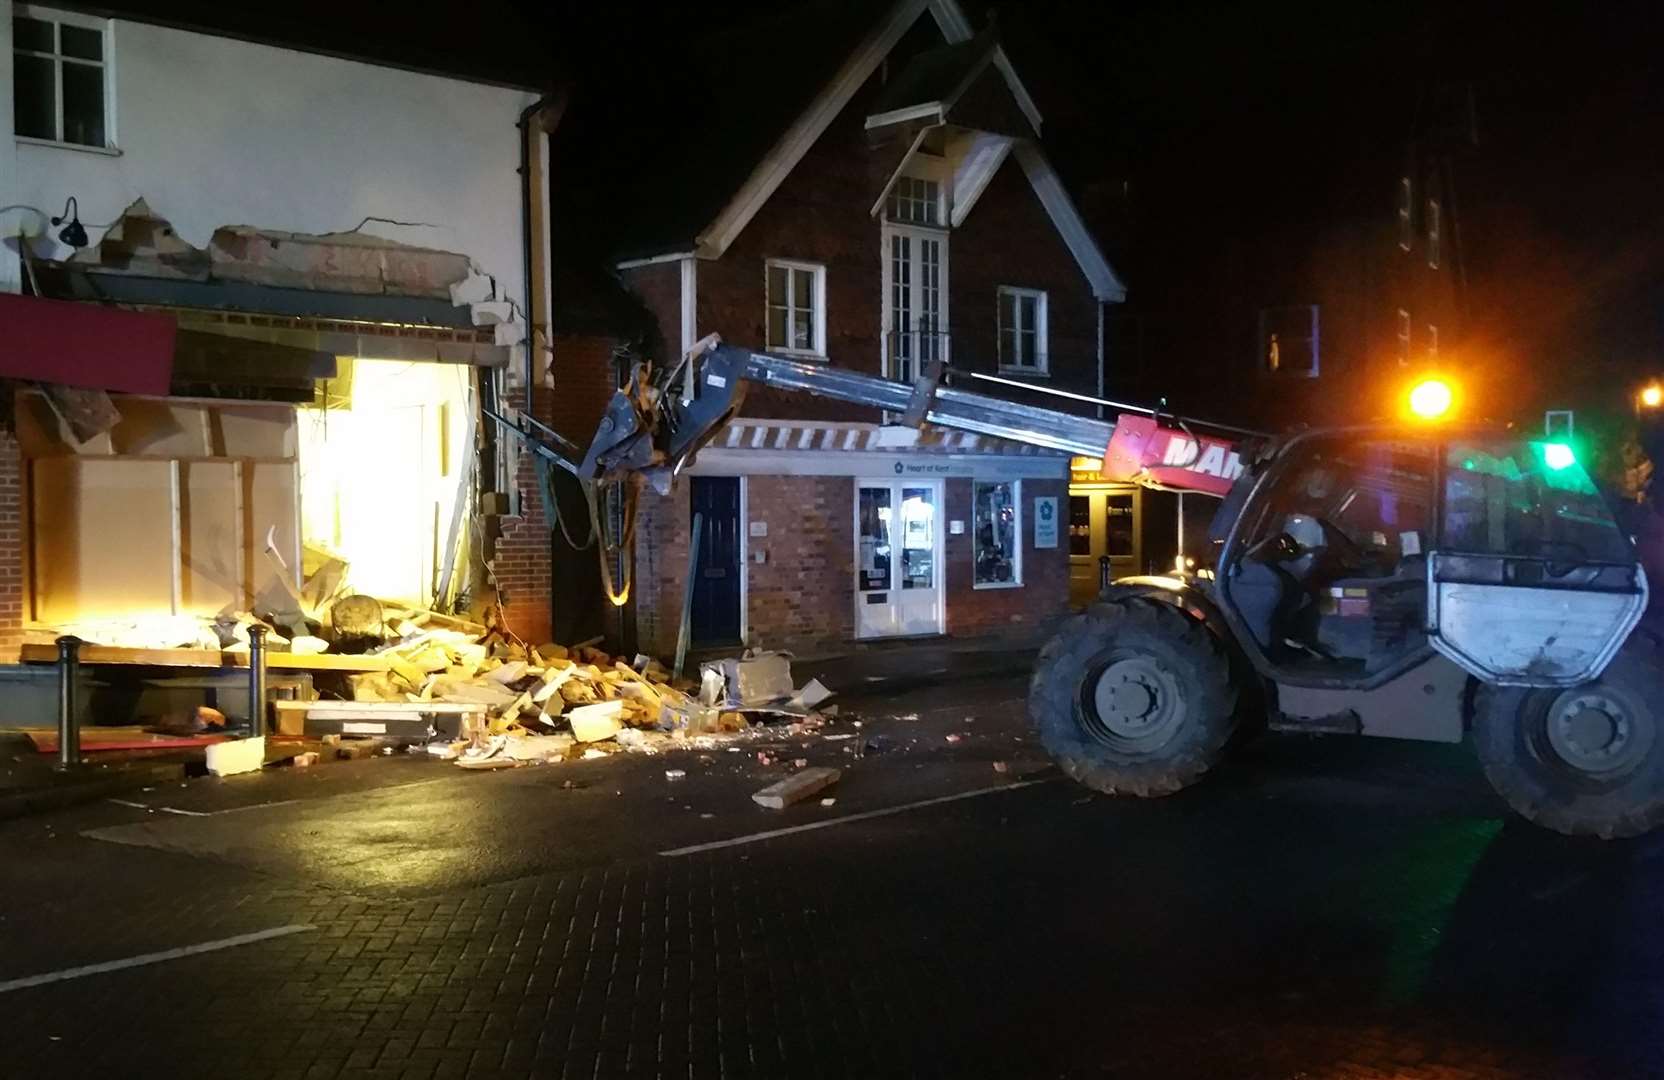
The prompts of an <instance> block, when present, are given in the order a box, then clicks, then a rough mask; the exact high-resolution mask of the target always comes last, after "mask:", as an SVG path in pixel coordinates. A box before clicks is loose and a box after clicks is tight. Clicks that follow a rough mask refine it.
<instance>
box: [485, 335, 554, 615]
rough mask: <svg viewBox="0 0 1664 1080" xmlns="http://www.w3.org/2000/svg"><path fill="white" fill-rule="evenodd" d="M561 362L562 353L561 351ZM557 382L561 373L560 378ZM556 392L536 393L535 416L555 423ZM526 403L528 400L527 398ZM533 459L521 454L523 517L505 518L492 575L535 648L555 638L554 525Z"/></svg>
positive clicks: (499, 593)
mask: <svg viewBox="0 0 1664 1080" xmlns="http://www.w3.org/2000/svg"><path fill="white" fill-rule="evenodd" d="M556 355H557V362H558V358H559V354H558V352H557V354H556ZM556 378H557V380H558V379H559V375H557V376H556ZM554 398H555V394H554V392H553V391H550V390H546V389H543V388H541V387H539V388H538V389H536V390H535V391H534V392H533V395H532V405H533V415H534V416H535V417H536V418H537V419H539V420H541V421H543V422H544V423H545V424H550V423H552V420H553V417H552V415H551V414H552V411H553V407H554ZM522 400H524V399H522ZM533 461H534V459H533V456H532V455H531V454H529V453H521V454H520V464H519V470H518V471H517V472H516V474H515V477H514V483H515V487H516V488H518V489H519V491H520V516H519V517H513V518H503V519H502V534H501V535H500V536H498V537H497V542H496V545H495V547H494V548H493V552H492V559H491V572H492V576H493V577H494V578H495V580H496V583H497V598H498V602H499V603H500V604H501V605H502V609H503V618H504V620H505V621H507V623H508V626H509V629H511V630H513V631H514V632H515V633H516V634H519V635H520V636H521V637H523V638H525V639H526V640H527V641H530V642H532V643H534V644H541V643H542V642H544V641H546V640H548V637H549V625H550V624H549V600H550V591H549V590H550V585H549V556H550V552H551V546H550V534H549V527H548V526H547V525H546V524H545V523H544V520H543V495H542V487H541V485H539V483H538V481H537V467H536V465H535V464H533Z"/></svg>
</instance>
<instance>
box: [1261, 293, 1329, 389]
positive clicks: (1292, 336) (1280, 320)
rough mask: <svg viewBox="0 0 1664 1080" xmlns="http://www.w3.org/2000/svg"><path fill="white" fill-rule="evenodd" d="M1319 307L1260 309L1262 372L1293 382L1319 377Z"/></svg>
mask: <svg viewBox="0 0 1664 1080" xmlns="http://www.w3.org/2000/svg"><path fill="white" fill-rule="evenodd" d="M1318 351H1319V350H1318V320H1317V305H1316V304H1295V305H1292V306H1290V307H1275V308H1261V309H1260V370H1261V371H1262V372H1263V373H1265V374H1266V375H1277V376H1281V377H1284V378H1291V379H1315V378H1317V376H1318V371H1319V367H1318Z"/></svg>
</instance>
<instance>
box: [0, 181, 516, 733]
mask: <svg viewBox="0 0 1664 1080" xmlns="http://www.w3.org/2000/svg"><path fill="white" fill-rule="evenodd" d="M26 270H27V276H26V286H27V288H28V290H29V292H30V293H32V294H33V295H25V296H22V297H13V298H10V301H9V307H8V321H10V322H17V321H19V320H31V321H32V322H33V323H34V324H35V334H34V335H33V338H32V339H33V340H40V339H42V338H44V339H45V340H46V341H48V342H50V341H51V340H52V338H53V334H54V329H53V327H54V326H57V327H62V326H63V325H66V324H67V322H68V321H69V320H74V319H78V318H79V316H81V315H82V314H83V313H91V312H116V313H119V314H121V315H124V316H127V317H130V318H132V319H136V320H144V321H143V323H142V325H145V326H151V327H153V326H156V325H158V324H161V325H164V326H166V327H167V328H168V330H169V333H168V334H167V338H168V342H167V347H166V348H165V349H164V352H165V355H163V356H162V357H161V358H160V364H161V368H160V371H161V374H160V382H159V384H157V382H156V378H155V375H154V373H155V369H156V365H157V363H158V361H157V357H156V353H157V344H156V342H155V341H150V342H148V343H147V342H144V341H141V340H139V339H138V338H131V339H129V340H127V341H121V340H115V339H111V340H109V341H107V342H106V343H105V345H106V348H105V350H104V351H105V354H106V355H105V361H106V362H105V365H104V366H105V367H107V368H110V369H114V370H120V369H121V368H122V367H123V366H124V365H126V366H128V367H132V366H143V365H145V364H149V365H150V368H151V371H152V380H151V384H149V385H147V386H146V387H145V389H148V390H149V391H150V392H148V393H135V392H124V391H131V390H133V389H134V388H135V387H134V386H133V385H132V384H130V383H127V382H124V381H123V380H121V379H119V378H118V379H115V380H111V379H109V378H107V377H102V376H100V375H98V374H97V373H96V372H93V373H91V374H89V372H88V371H87V369H86V368H85V366H84V365H82V366H77V367H74V368H69V367H65V369H64V370H62V371H61V372H52V371H41V370H29V371H10V370H8V371H7V372H5V373H4V374H8V375H11V376H12V377H14V378H18V379H23V378H27V379H29V380H30V381H18V382H15V383H14V384H13V387H14V392H13V394H12V395H11V396H12V399H13V400H12V402H11V408H12V425H11V426H12V427H13V429H14V430H15V433H16V438H17V443H18V450H19V455H20V462H21V468H20V473H21V475H20V478H19V479H20V482H19V484H18V486H17V488H16V489H15V490H16V492H17V495H16V497H17V500H18V503H19V505H18V507H17V510H18V512H19V516H20V518H21V520H22V521H23V522H24V523H25V528H24V536H25V539H26V542H25V543H24V544H23V545H22V546H23V552H22V554H23V568H22V569H23V573H22V574H21V575H20V576H21V581H19V582H18V583H17V587H18V591H19V592H20V593H21V596H20V597H19V598H18V599H19V600H20V602H21V606H22V609H23V612H22V613H23V619H22V623H23V634H22V637H23V640H22V644H21V648H20V657H21V659H22V660H23V661H24V664H23V665H22V666H20V667H14V668H9V669H4V676H3V677H4V678H5V679H6V680H7V681H8V683H9V684H10V686H11V688H12V690H13V691H15V692H14V693H13V696H12V698H11V700H13V701H14V702H17V703H19V706H18V707H17V708H15V709H14V710H13V711H12V714H11V715H10V716H9V717H8V723H9V724H11V725H14V726H27V725H30V724H47V725H49V724H50V723H51V717H52V710H53V708H54V706H55V696H56V695H55V691H54V689H53V687H52V685H51V682H50V679H48V678H46V676H48V675H50V672H49V671H45V672H43V671H42V670H41V668H40V667H39V666H38V665H39V664H41V663H42V662H45V661H48V660H51V659H54V658H55V657H56V655H57V650H56V647H55V646H54V645H53V642H54V641H55V640H56V639H57V638H59V637H60V636H63V635H73V636H75V637H77V638H79V639H82V640H83V641H85V642H87V643H88V645H87V647H86V649H85V650H84V656H83V659H84V660H86V662H87V663H88V664H89V666H90V670H89V671H88V674H87V692H86V693H85V694H84V695H83V698H82V702H81V705H82V711H83V712H84V713H85V714H86V715H87V716H88V717H95V718H96V720H97V722H99V723H101V724H111V723H122V722H131V723H139V722H142V721H148V720H153V719H155V718H157V717H160V716H162V715H165V714H178V713H179V712H180V711H181V710H184V711H189V709H190V708H191V706H192V704H193V703H203V704H206V705H208V706H210V707H213V708H218V709H220V710H222V711H223V712H225V713H228V714H231V715H233V716H234V717H236V718H238V719H239V720H240V719H242V718H244V717H246V716H247V715H248V708H249V702H248V691H247V683H246V679H245V678H243V677H241V676H238V675H236V674H235V673H234V672H233V671H232V669H234V668H241V667H246V665H247V663H248V661H247V655H248V652H249V636H250V628H251V627H256V626H258V627H263V628H265V630H266V632H267V644H268V647H269V648H270V649H271V655H272V657H273V663H272V668H273V673H272V685H273V689H274V691H275V692H276V693H277V694H278V696H288V697H292V698H295V699H301V700H304V699H306V698H310V697H312V696H314V694H315V693H317V692H318V690H319V689H320V688H322V689H324V690H325V691H328V690H331V689H334V690H337V691H339V690H341V689H343V688H342V687H341V686H340V679H341V678H342V677H344V676H346V675H350V674H352V673H358V674H364V673H377V672H382V671H384V670H385V669H386V668H387V666H388V665H387V662H386V660H384V659H378V658H377V657H375V656H373V655H370V650H372V649H374V648H377V647H379V646H382V645H384V644H385V643H386V642H385V637H386V634H387V633H388V630H387V629H386V628H388V627H394V626H397V625H399V624H401V623H403V624H407V625H414V623H412V620H415V623H421V624H426V623H427V622H428V621H430V620H431V621H433V623H434V624H435V625H434V627H433V628H434V629H438V628H440V627H441V626H443V627H447V628H449V629H450V630H451V631H453V632H468V633H471V635H472V636H474V637H480V636H483V635H484V634H485V633H486V631H487V629H488V627H487V626H486V625H485V623H486V622H489V621H490V619H491V618H492V615H493V612H494V611H495V603H494V600H495V598H494V596H493V593H492V571H491V565H490V560H491V557H492V542H493V540H494V538H495V535H496V531H497V526H498V519H497V518H496V517H495V516H492V515H487V514H485V513H482V512H481V511H482V504H483V508H484V509H486V510H495V511H501V510H502V509H503V508H504V504H505V503H506V502H507V499H506V497H505V496H502V495H497V494H494V493H497V492H502V491H504V490H505V489H506V488H507V487H508V486H509V485H508V484H507V483H506V478H507V477H508V476H509V475H511V473H510V469H509V464H510V463H509V462H508V460H507V459H506V455H504V454H501V453H500V452H499V447H498V446H497V444H496V443H495V441H494V439H493V434H494V433H493V432H491V431H490V430H488V428H487V427H486V426H485V425H483V424H482V423H481V415H482V413H481V409H482V406H485V407H493V405H494V403H495V402H496V401H497V400H498V399H499V398H500V397H501V396H502V395H503V393H504V384H505V372H506V371H507V370H508V369H509V367H510V364H511V361H512V360H513V359H514V356H515V355H516V352H517V347H518V346H520V344H521V342H522V340H523V338H524V336H525V326H524V321H523V318H522V317H521V316H520V315H519V314H518V312H517V311H516V310H515V309H514V308H513V306H512V305H511V304H510V303H509V302H508V301H506V300H505V299H504V298H503V297H501V296H500V295H499V294H498V293H497V291H496V283H495V281H494V280H493V279H491V278H490V277H488V276H486V275H485V274H483V273H482V272H481V271H480V269H479V268H478V267H476V266H475V265H473V264H472V262H471V260H470V259H469V258H468V257H467V256H466V255H463V254H459V253H455V252H448V251H440V250H434V249H427V248H420V247H414V246H411V245H406V244H400V243H397V242H394V241H391V240H386V239H383V238H379V237H375V236H370V235H365V234H359V233H344V234H331V235H304V234H295V233H284V232H276V231H272V230H262V229H257V228H252V227H246V226H230V227H225V228H221V229H218V230H216V231H215V232H214V234H213V237H212V239H211V241H210V242H209V244H208V245H207V246H206V247H205V248H196V247H192V246H191V245H189V244H186V243H185V242H184V241H182V240H180V239H179V238H178V237H177V236H176V235H175V234H174V232H173V230H172V228H171V227H170V226H169V224H168V223H167V222H166V221H165V220H163V219H161V218H159V217H158V216H156V215H155V214H153V213H152V212H151V211H150V210H149V208H148V207H147V206H146V205H145V204H144V203H143V201H142V200H141V201H140V202H138V203H135V204H134V205H133V206H131V207H129V208H128V210H127V212H126V213H125V214H124V215H123V216H122V218H121V220H120V221H118V222H117V223H116V224H115V225H114V226H113V227H111V228H110V229H109V230H108V231H107V232H106V234H105V235H104V237H103V238H102V240H101V242H100V243H99V244H98V245H96V246H94V247H90V248H87V249H84V250H82V251H80V252H78V253H76V254H75V255H74V256H73V257H72V258H70V259H68V260H65V261H62V262H46V261H40V260H33V261H30V262H29V263H28V264H27V266H26ZM95 305H96V306H95ZM133 325H141V324H140V323H138V322H135V323H133ZM141 349H148V353H147V354H146V355H145V356H141V355H140V352H139V350H141ZM44 351H47V350H37V352H44ZM37 360H38V357H37ZM47 362H48V363H50V361H49V360H48V361H47ZM77 383H79V384H80V385H76V384H77ZM110 391H114V392H110ZM349 597H351V598H354V599H355V600H357V601H359V604H358V607H357V610H356V612H355V613H353V618H355V619H357V620H358V622H357V623H356V624H354V625H343V624H342V623H341V622H340V621H339V620H337V619H336V617H335V612H336V610H337V608H338V606H339V605H340V604H341V602H342V601H344V600H346V599H347V598H349ZM367 605H374V607H373V610H369V611H366V610H365V608H366V606H367ZM348 611H349V612H353V608H352V607H351V605H349V607H348ZM476 627H477V633H473V631H475V629H476Z"/></svg>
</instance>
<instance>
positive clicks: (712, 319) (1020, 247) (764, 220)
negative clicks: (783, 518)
mask: <svg viewBox="0 0 1664 1080" xmlns="http://www.w3.org/2000/svg"><path fill="white" fill-rule="evenodd" d="M877 89H878V84H877V82H876V80H875V81H874V82H873V83H872V84H870V85H869V86H868V87H866V88H865V89H864V90H863V91H862V92H861V93H860V94H857V95H856V97H855V99H854V101H853V102H852V103H851V105H850V106H849V107H848V108H847V109H846V110H845V111H844V113H843V114H841V115H840V116H839V117H838V118H837V120H835V121H834V122H833V123H832V125H831V126H830V127H828V128H827V130H826V132H825V133H824V134H823V135H822V136H821V137H820V139H819V140H818V141H817V142H816V143H815V145H814V146H813V147H811V148H810V150H809V152H808V153H807V154H806V155H805V156H804V158H803V160H802V162H800V163H799V164H798V166H797V168H796V169H794V170H793V171H792V173H791V174H790V175H789V176H788V177H787V178H786V180H785V181H784V182H783V183H782V184H781V185H780V187H779V188H778V189H777V190H776V191H775V192H774V194H773V195H772V196H771V197H770V198H769V200H768V202H767V203H765V204H764V205H763V207H762V209H761V210H759V211H758V212H757V214H756V216H755V217H753V218H752V220H751V221H750V223H749V224H747V225H746V227H745V229H744V230H743V231H742V232H741V233H740V234H739V236H738V237H737V238H736V239H735V241H734V243H733V244H732V245H731V246H730V247H729V249H728V251H727V252H726V253H725V254H724V255H723V256H722V257H721V258H720V259H715V260H710V261H704V260H701V261H700V263H699V278H698V322H699V332H700V333H701V334H704V333H709V332H711V331H713V330H714V331H717V332H718V333H721V334H722V335H723V337H725V338H727V339H729V340H731V341H735V342H739V343H743V344H748V345H757V346H761V345H763V344H764V342H765V340H766V334H765V326H764V318H765V312H766V304H767V292H766V286H765V281H764V274H765V271H764V263H765V260H767V259H769V258H775V257H778V258H791V259H802V260H804V261H807V262H815V263H821V264H823V265H825V267H826V312H827V335H826V336H827V355H828V357H829V359H830V360H831V362H832V363H834V364H837V365H838V366H840V367H845V368H850V369H853V370H858V371H866V372H871V373H873V374H877V373H878V371H879V369H880V364H881V357H882V349H881V341H880V337H881V333H882V325H883V310H882V305H883V263H882V251H881V247H882V243H881V236H880V229H881V225H880V223H879V222H878V221H877V220H875V219H874V218H873V217H872V214H871V210H872V206H873V203H874V202H875V201H876V200H877V198H878V195H879V192H881V191H882V190H883V187H884V184H885V182H886V181H887V180H888V179H889V177H890V174H891V173H892V172H893V171H894V169H895V167H896V165H897V164H898V163H899V162H900V160H901V156H902V153H903V152H904V151H905V150H906V148H907V147H906V145H905V144H904V143H901V142H891V143H885V144H881V145H878V146H869V145H868V137H867V134H866V132H865V130H864V127H863V122H864V119H865V116H866V103H867V102H868V101H869V100H870V98H871V95H872V94H873V93H875V92H876V90H877ZM642 269H643V270H649V269H652V270H658V269H662V268H661V267H644V268H642ZM671 269H672V270H674V267H673V266H672V267H671ZM630 273H631V274H638V273H640V271H631V272H630ZM627 280H628V281H629V282H630V284H631V286H632V288H635V289H636V291H637V292H638V293H639V294H641V295H642V296H643V298H644V300H646V301H647V303H648V306H649V308H650V309H651V310H653V311H654V312H655V314H656V315H658V317H659V319H660V324H661V328H662V330H663V332H664V333H665V335H666V338H667V340H674V338H675V336H676V335H677V334H678V333H679V320H680V318H681V315H680V307H679V306H678V307H675V308H674V309H671V308H669V307H667V306H666V305H664V304H662V303H655V301H654V294H653V293H652V292H651V291H650V289H649V287H648V285H647V284H646V283H642V284H638V280H637V279H636V278H627ZM1001 285H1012V286H1018V287H1023V288H1035V289H1044V290H1046V292H1047V306H1048V329H1049V338H1050V341H1049V353H1050V357H1051V369H1052V371H1051V375H1050V377H1049V378H1048V379H1047V380H1045V385H1048V386H1053V387H1057V388H1060V389H1069V390H1075V391H1077V392H1085V393H1095V392H1096V391H1097V364H1098V302H1097V300H1096V298H1094V297H1093V295H1092V291H1091V286H1090V284H1089V283H1088V281H1087V280H1086V277H1085V275H1084V274H1082V272H1081V270H1080V265H1079V264H1078V263H1077V262H1076V261H1075V258H1074V256H1073V254H1071V253H1070V251H1069V249H1068V247H1067V246H1066V245H1065V244H1064V242H1063V238H1062V236H1061V235H1060V234H1059V233H1058V231H1057V229H1056V227H1055V226H1054V225H1053V224H1052V222H1051V218H1050V217H1049V216H1048V215H1047V214H1046V211H1045V208H1044V207H1043V206H1042V205H1041V203H1040V200H1039V197H1038V196H1037V195H1035V193H1034V189H1033V187H1032V186H1031V185H1030V184H1029V182H1028V179H1027V177H1026V176H1024V174H1023V170H1022V166H1021V165H1020V164H1019V163H1018V162H1017V161H1016V160H1015V158H1011V157H1008V158H1007V160H1006V161H1005V163H1004V164H1003V165H1002V166H1001V167H1000V169H999V171H998V172H997V173H996V174H995V176H994V178H993V179H992V180H991V181H990V182H989V184H988V187H987V188H986V190H984V192H983V194H982V196H981V198H980V199H979V200H978V201H977V204H976V207H975V208H974V209H973V211H972V212H971V214H970V215H969V217H967V218H966V220H965V222H964V224H963V225H961V226H960V227H959V228H956V229H954V230H953V231H952V233H951V236H950V238H949V240H948V324H949V325H948V329H949V330H950V332H951V333H952V335H953V346H952V348H953V362H954V366H956V367H963V368H968V369H972V370H978V371H988V372H993V371H994V370H995V368H996V367H997V338H998V324H997V310H996V296H997V290H998V288H999V286H1001ZM678 295H679V293H678ZM661 311H663V312H667V313H668V321H666V320H667V315H666V314H660V312H661ZM1037 400H1042V399H1038V398H1037ZM1043 400H1046V401H1047V403H1048V404H1050V403H1052V402H1055V401H1056V399H1043ZM744 412H745V414H746V415H748V416H774V417H789V418H805V419H832V420H875V419H876V417H875V416H874V415H873V413H872V411H871V410H869V409H864V408H861V407H859V406H853V405H843V404H839V403H836V402H828V401H823V400H820V399H816V398H811V397H809V396H807V395H803V394H793V395H788V394H780V393H774V392H768V391H760V390H758V389H756V388H753V389H752V390H751V391H750V394H749V396H748V397H747V399H746V405H745V409H744Z"/></svg>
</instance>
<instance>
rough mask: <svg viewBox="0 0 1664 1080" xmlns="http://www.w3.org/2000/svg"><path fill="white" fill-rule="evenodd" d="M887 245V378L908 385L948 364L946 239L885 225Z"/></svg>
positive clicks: (939, 234)
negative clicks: (931, 369) (932, 367)
mask: <svg viewBox="0 0 1664 1080" xmlns="http://www.w3.org/2000/svg"><path fill="white" fill-rule="evenodd" d="M883 242H884V281H883V287H884V299H883V302H884V316H883V317H884V377H885V378H888V379H897V380H900V381H901V382H906V383H910V382H912V381H913V380H914V379H915V378H917V377H918V375H919V372H920V371H921V369H922V368H923V367H924V366H926V365H928V364H930V363H933V362H934V361H937V360H942V361H946V360H947V359H948V345H949V339H948V331H947V325H948V312H947V304H948V236H947V233H944V232H938V231H935V230H931V229H914V228H908V227H905V226H900V225H886V226H885V227H884V231H883Z"/></svg>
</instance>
